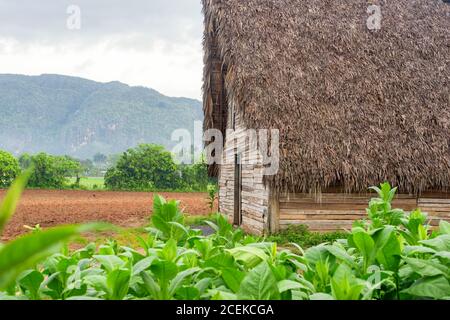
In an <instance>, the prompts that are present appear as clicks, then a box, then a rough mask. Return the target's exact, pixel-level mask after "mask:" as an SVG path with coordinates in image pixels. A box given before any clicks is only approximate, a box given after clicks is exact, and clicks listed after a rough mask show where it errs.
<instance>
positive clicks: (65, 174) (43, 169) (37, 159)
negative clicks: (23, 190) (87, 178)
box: [28, 153, 81, 189]
mask: <svg viewBox="0 0 450 320" xmlns="http://www.w3.org/2000/svg"><path fill="white" fill-rule="evenodd" d="M31 164H32V165H33V166H34V170H33V173H32V175H31V177H30V180H29V182H28V186H29V187H32V188H52V189H53V188H54V189H62V188H64V187H65V186H66V183H67V178H69V177H72V176H75V175H78V174H79V172H80V170H81V166H80V163H79V162H77V161H76V160H73V159H71V158H69V157H61V156H52V155H49V154H46V153H39V154H37V155H35V156H32V157H31Z"/></svg>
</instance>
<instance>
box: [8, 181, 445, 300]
mask: <svg viewBox="0 0 450 320" xmlns="http://www.w3.org/2000/svg"><path fill="white" fill-rule="evenodd" d="M22 179H25V178H22ZM23 185H24V180H20V179H19V180H18V181H17V182H16V184H15V185H14V186H13V188H12V189H11V190H10V193H8V196H7V197H6V199H5V201H4V203H3V205H2V207H1V208H2V209H1V211H0V212H1V215H0V228H1V227H2V226H3V225H4V224H5V221H6V220H7V219H8V218H9V217H10V216H11V215H12V213H13V211H14V207H15V204H16V203H17V200H18V197H19V194H20V190H21V188H22V187H23ZM373 190H375V191H376V192H377V197H376V198H374V199H372V200H371V201H370V203H369V208H368V209H367V220H365V221H358V222H356V223H355V224H354V227H353V228H352V230H351V232H349V233H348V235H347V237H344V239H339V240H336V241H333V242H332V243H324V244H321V245H318V246H314V247H311V248H309V249H307V250H303V249H302V248H301V247H300V246H299V245H297V244H295V243H293V244H291V248H290V249H287V248H279V247H278V245H277V243H275V242H270V241H266V240H264V239H258V238H255V237H252V236H249V235H246V234H245V233H244V232H243V231H242V230H240V229H236V228H234V227H233V226H232V225H231V224H230V223H229V222H228V220H227V218H226V217H224V216H223V215H220V214H217V215H215V216H214V217H213V219H212V221H209V222H207V223H208V225H209V226H210V227H211V228H212V229H213V230H214V231H215V232H214V233H213V234H212V235H209V236H204V235H203V234H202V232H201V231H200V230H196V229H193V228H191V227H189V226H186V225H185V224H184V215H183V212H182V211H181V210H180V207H179V203H178V202H176V201H166V200H165V199H164V198H162V197H160V196H155V199H154V208H153V216H152V225H153V226H152V227H151V228H148V229H147V231H148V235H147V236H146V237H139V238H138V241H139V244H140V248H129V247H125V246H120V245H118V243H117V242H116V241H114V240H111V241H108V242H106V243H104V244H102V245H100V246H96V245H94V244H89V245H88V246H86V247H85V248H82V249H80V250H76V251H69V250H68V249H67V246H61V245H60V251H59V252H57V253H53V254H52V255H50V256H49V253H48V251H47V249H48V248H50V247H52V248H53V246H54V245H55V244H61V241H63V240H67V239H68V238H69V236H71V235H73V234H76V233H78V232H80V231H83V230H85V229H86V228H87V227H86V226H83V227H79V226H69V227H59V228H55V229H48V230H38V231H35V232H33V233H32V234H29V235H26V236H24V237H22V238H19V239H17V240H14V241H12V242H10V243H7V244H5V245H4V246H3V247H1V248H0V280H1V282H0V285H1V286H0V292H1V290H3V293H0V299H55V300H80V299H82V300H87V299H89V300H92V299H101V300H122V299H128V300H129V299H152V300H171V299H178V300H275V299H283V300H324V299H336V300H363V299H366V300H369V299H449V298H450V284H449V281H450V271H449V267H450V224H449V223H447V222H445V221H442V222H441V224H440V226H439V228H438V229H437V230H435V231H432V230H431V228H430V227H429V226H427V224H426V221H427V218H426V215H425V214H424V213H422V212H421V211H420V210H416V211H413V212H411V213H405V212H403V211H402V210H399V209H393V208H392V207H391V203H392V200H393V199H394V196H395V193H396V189H395V188H394V189H392V188H391V187H390V186H389V184H383V185H381V187H380V188H373ZM88 228H90V227H88ZM53 252H55V251H53Z"/></svg>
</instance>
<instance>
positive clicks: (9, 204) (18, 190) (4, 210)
mask: <svg viewBox="0 0 450 320" xmlns="http://www.w3.org/2000/svg"><path fill="white" fill-rule="evenodd" d="M31 172H32V171H31V170H27V171H26V172H25V173H23V174H22V175H20V176H19V177H18V178H17V179H16V180H15V181H14V182H13V184H12V186H11V187H10V188H9V190H8V192H7V193H6V196H5V197H4V199H3V201H2V203H1V204H0V235H1V234H2V231H3V229H4V227H5V225H6V223H7V222H8V221H9V219H10V218H11V217H12V215H13V214H14V212H15V211H16V207H17V203H18V202H19V199H20V196H21V194H22V191H23V189H24V188H25V186H26V184H27V181H28V178H29V177H30V174H31Z"/></svg>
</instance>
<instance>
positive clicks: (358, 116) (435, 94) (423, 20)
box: [203, 0, 450, 192]
mask: <svg viewBox="0 0 450 320" xmlns="http://www.w3.org/2000/svg"><path fill="white" fill-rule="evenodd" d="M370 4H379V5H380V6H381V10H382V21H381V30H378V31H371V30H369V29H368V28H367V25H366V22H367V18H368V17H369V14H368V13H367V8H368V6H369V5H370ZM203 5H204V13H205V41H204V46H205V75H204V76H205V78H204V110H205V129H208V128H220V129H222V130H223V128H224V116H226V108H225V105H226V103H227V101H226V100H227V99H228V101H229V102H233V103H235V104H236V105H237V106H238V107H239V108H240V110H241V111H242V112H243V113H244V121H245V123H246V125H247V127H248V128H255V129H258V128H269V129H270V128H276V129H280V133H281V163H280V172H279V174H278V175H276V176H274V177H268V178H267V182H268V183H270V184H271V185H272V186H273V187H275V188H276V189H277V190H279V191H288V190H295V191H310V190H317V189H323V188H326V187H329V186H336V185H340V186H343V187H345V190H346V191H349V192H350V191H366V190H367V187H368V186H370V185H376V184H379V183H380V182H383V181H386V180H388V181H390V182H391V183H392V184H394V185H397V186H399V187H400V190H401V191H403V192H420V191H422V190H425V189H443V188H446V187H448V186H450V95H449V87H450V85H449V84H450V83H449V82H450V67H449V60H450V6H449V5H447V4H444V3H443V2H442V1H440V0H395V1H382V0H380V1H367V0H342V1H340V0H334V1H332V0H245V1H243V0H203ZM222 87H224V88H225V89H226V91H225V92H226V93H227V96H225V95H221V92H222Z"/></svg>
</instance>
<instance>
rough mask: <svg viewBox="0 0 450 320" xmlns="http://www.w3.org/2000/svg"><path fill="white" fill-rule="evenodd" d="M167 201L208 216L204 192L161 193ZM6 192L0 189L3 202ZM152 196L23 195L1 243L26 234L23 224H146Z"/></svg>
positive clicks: (40, 192) (90, 193)
mask: <svg viewBox="0 0 450 320" xmlns="http://www.w3.org/2000/svg"><path fill="white" fill-rule="evenodd" d="M160 194H161V195H163V196H164V197H165V198H166V199H176V200H180V201H181V208H183V209H184V210H183V211H184V212H185V213H188V214H192V215H205V214H208V213H209V211H210V210H209V208H208V204H207V200H206V198H207V195H206V194H204V193H160ZM4 195H5V191H3V190H0V199H2V198H3V196H4ZM152 204H153V193H146V192H100V191H99V192H95V191H66V190H64V191H47V190H27V191H25V192H24V194H23V196H22V198H21V200H20V204H19V207H18V208H17V211H16V214H15V215H14V217H13V218H12V220H11V221H10V222H9V223H8V225H7V227H6V229H5V231H4V233H3V236H2V240H8V239H11V238H14V237H16V236H18V235H20V234H22V233H25V232H27V230H26V229H25V228H24V225H28V226H34V225H36V224H40V225H41V227H43V228H45V227H50V226H55V225H59V224H71V223H82V222H90V221H104V222H110V223H114V224H116V225H119V226H122V227H138V226H142V225H145V223H146V222H147V221H148V218H149V216H150V214H151V211H152Z"/></svg>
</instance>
